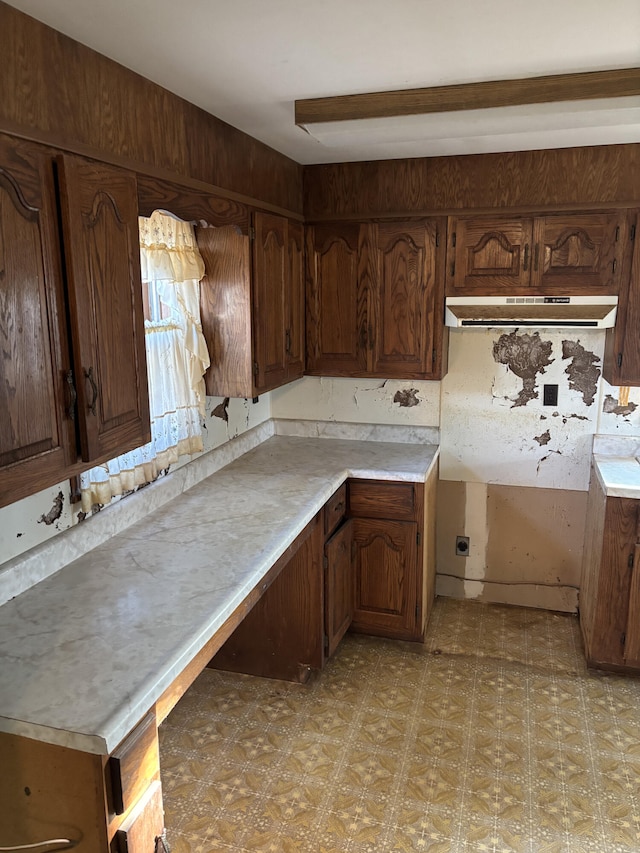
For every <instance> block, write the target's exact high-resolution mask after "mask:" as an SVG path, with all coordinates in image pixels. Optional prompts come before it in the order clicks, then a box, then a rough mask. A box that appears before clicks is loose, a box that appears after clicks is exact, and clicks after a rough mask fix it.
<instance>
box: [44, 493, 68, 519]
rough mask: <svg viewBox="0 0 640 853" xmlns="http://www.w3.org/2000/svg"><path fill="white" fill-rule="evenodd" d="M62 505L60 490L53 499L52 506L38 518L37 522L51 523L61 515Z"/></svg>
mask: <svg viewBox="0 0 640 853" xmlns="http://www.w3.org/2000/svg"><path fill="white" fill-rule="evenodd" d="M63 505H64V495H63V494H62V492H58V494H57V495H56V496H55V498H54V499H53V506H52V507H51V509H50V510H49V512H48V513H47V514H46V515H41V516H40V518H39V519H38V524H53V523H54V522H55V521H57V520H58V519H59V518H60V516H61V515H62V507H63Z"/></svg>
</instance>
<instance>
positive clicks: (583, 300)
mask: <svg viewBox="0 0 640 853" xmlns="http://www.w3.org/2000/svg"><path fill="white" fill-rule="evenodd" d="M617 304H618V297H617V296H495V297H494V296H450V297H447V300H446V312H445V322H446V325H447V326H453V327H456V328H492V327H498V328H500V327H511V328H513V327H519V326H522V327H527V326H528V327H534V328H536V327H537V328H545V327H547V328H554V327H555V328H573V329H607V328H611V327H612V326H613V325H614V323H615V317H616V306H617Z"/></svg>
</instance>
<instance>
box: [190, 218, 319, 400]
mask: <svg viewBox="0 0 640 853" xmlns="http://www.w3.org/2000/svg"><path fill="white" fill-rule="evenodd" d="M197 239H198V246H199V248H200V252H201V253H202V257H203V259H204V262H205V268H206V274H205V277H204V278H203V280H202V286H201V311H202V329H203V332H204V336H205V338H206V340H207V345H208V347H209V355H210V357H211V367H210V368H209V370H208V371H207V373H206V375H205V382H206V386H207V394H210V395H212V396H220V397H254V396H256V395H257V394H262V393H264V392H266V391H270V390H272V389H273V388H277V387H278V386H280V385H284V384H285V383H286V382H290V381H292V380H293V379H297V378H299V377H300V376H302V375H303V372H304V350H303V341H304V279H303V262H302V257H303V242H302V241H303V232H302V226H301V225H300V223H298V222H292V221H289V220H287V219H285V218H284V217H282V216H275V215H273V214H267V213H262V212H260V211H256V212H255V213H254V216H253V227H252V228H251V229H250V233H249V235H246V234H243V233H242V231H241V230H240V229H239V228H237V227H235V226H226V227H220V228H199V229H197Z"/></svg>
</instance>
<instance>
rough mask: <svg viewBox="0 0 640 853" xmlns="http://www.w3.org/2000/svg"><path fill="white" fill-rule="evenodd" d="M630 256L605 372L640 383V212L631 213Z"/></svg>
mask: <svg viewBox="0 0 640 853" xmlns="http://www.w3.org/2000/svg"><path fill="white" fill-rule="evenodd" d="M629 222H630V225H629V237H630V239H629V243H630V249H631V251H630V252H629V255H630V256H629V257H627V258H626V259H625V264H626V265H628V267H627V266H625V267H623V273H622V284H621V287H620V295H619V301H618V313H617V315H616V325H615V327H614V328H613V329H607V337H606V341H605V349H604V362H603V367H602V375H603V377H604V378H605V379H606V380H607V382H609V383H610V384H611V385H618V386H620V385H627V386H631V385H633V386H640V334H638V329H640V239H638V234H640V231H639V229H640V214H639V213H638V212H637V211H631V212H630V214H629Z"/></svg>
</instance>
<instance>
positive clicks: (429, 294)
mask: <svg viewBox="0 0 640 853" xmlns="http://www.w3.org/2000/svg"><path fill="white" fill-rule="evenodd" d="M444 233H445V220H444V219H419V220H408V221H402V222H396V221H389V222H384V223H362V224H358V223H353V222H345V223H323V224H319V225H313V226H309V227H308V228H307V373H311V374H316V375H324V376H379V377H384V378H398V379H436V378H439V377H440V376H441V375H442V374H443V372H444V370H443V364H442V350H443V335H444V331H443V317H442V315H443V295H444V294H443V290H444V283H443V273H444V242H445V241H444Z"/></svg>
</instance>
